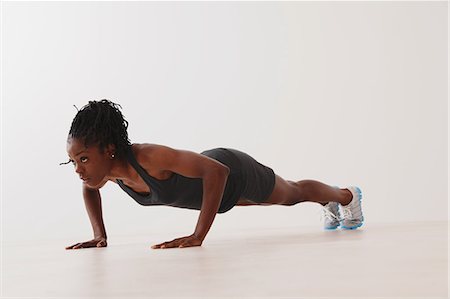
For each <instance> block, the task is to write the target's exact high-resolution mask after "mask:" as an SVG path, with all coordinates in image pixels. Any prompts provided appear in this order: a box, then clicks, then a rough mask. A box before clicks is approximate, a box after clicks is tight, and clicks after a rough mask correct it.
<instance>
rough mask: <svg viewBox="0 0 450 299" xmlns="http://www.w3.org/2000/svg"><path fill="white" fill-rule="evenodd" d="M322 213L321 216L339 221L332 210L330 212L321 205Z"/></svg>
mask: <svg viewBox="0 0 450 299" xmlns="http://www.w3.org/2000/svg"><path fill="white" fill-rule="evenodd" d="M322 210H323V214H322V217H324V218H326V219H327V220H329V221H333V220H337V221H339V220H340V219H339V217H337V216H336V215H335V214H334V213H333V212H331V211H330V210H329V209H328V208H326V207H322Z"/></svg>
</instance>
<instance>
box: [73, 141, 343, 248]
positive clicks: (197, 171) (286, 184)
mask: <svg viewBox="0 0 450 299" xmlns="http://www.w3.org/2000/svg"><path fill="white" fill-rule="evenodd" d="M132 150H133V153H134V155H135V157H136V160H137V162H138V163H139V164H140V165H141V166H142V167H143V168H144V169H145V171H146V172H147V173H148V174H149V175H151V176H153V177H155V178H157V179H159V180H164V179H168V178H170V176H171V175H172V174H173V173H179V174H181V175H184V176H188V177H198V178H202V179H203V185H204V192H203V201H202V207H201V211H200V215H199V220H198V223H197V226H196V229H195V232H194V233H193V234H192V235H189V236H185V237H181V238H177V239H174V240H171V241H168V242H163V243H160V244H156V245H153V246H152V247H151V248H153V249H160V248H173V247H192V246H201V244H202V242H203V240H204V238H205V237H206V234H207V233H208V231H209V229H210V227H211V225H212V223H213V221H214V217H215V215H216V214H217V211H218V208H219V206H220V200H221V198H222V195H223V192H224V188H225V184H226V181H227V177H228V173H229V168H228V167H227V166H226V165H224V164H222V163H220V162H219V161H216V160H214V159H212V158H209V157H206V156H204V155H201V154H197V153H194V152H191V151H186V150H176V149H173V148H170V147H167V146H163V145H157V144H147V143H146V144H136V143H135V144H133V145H132ZM67 153H68V155H69V157H70V159H71V160H72V161H73V164H74V166H75V172H76V173H77V174H78V175H79V176H80V178H83V179H86V180H83V185H82V188H83V196H84V199H85V204H86V208H87V211H88V214H89V218H90V220H91V224H92V227H93V230H94V239H92V240H89V241H86V242H80V243H76V244H73V245H71V246H68V247H66V249H79V248H89V247H106V246H107V238H106V231H105V228H104V224H103V219H102V215H101V200H100V192H99V189H100V188H102V187H103V186H104V185H105V184H106V183H107V182H108V181H111V182H114V183H116V180H117V179H120V180H122V181H123V183H124V184H125V185H127V186H128V187H130V188H131V189H133V190H134V191H136V192H138V193H141V194H143V195H147V194H149V193H150V192H151V190H150V188H149V186H148V185H147V184H146V183H145V182H144V181H143V179H142V178H141V177H140V175H139V174H138V173H137V172H136V170H135V169H134V168H133V167H132V166H131V165H130V164H129V163H128V162H127V161H126V160H125V159H119V158H118V157H116V156H115V148H114V145H109V146H108V147H107V148H106V149H104V151H103V152H102V151H100V149H99V147H98V146H90V147H88V148H86V147H85V146H84V143H83V142H82V141H80V140H78V139H73V138H69V139H68V141H67ZM330 199H332V201H335V202H339V203H341V204H342V205H346V204H348V203H350V201H351V199H352V195H351V193H350V191H348V190H347V189H336V188H333V187H331V186H328V185H326V184H323V183H321V182H318V181H313V180H302V181H298V182H294V181H289V180H284V179H283V178H282V177H280V176H278V175H276V176H275V187H274V190H273V192H272V194H271V195H270V196H269V198H268V200H267V201H266V202H265V203H255V202H252V201H248V200H247V199H245V198H240V199H239V201H238V202H237V204H236V205H237V206H248V205H285V206H292V205H295V204H297V203H301V202H308V201H309V202H317V203H319V204H322V205H324V204H326V203H328V202H329V201H330Z"/></svg>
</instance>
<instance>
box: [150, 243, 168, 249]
mask: <svg viewBox="0 0 450 299" xmlns="http://www.w3.org/2000/svg"><path fill="white" fill-rule="evenodd" d="M164 244H165V242H164V243H161V244H156V245H153V246H152V248H153V249H159V248H161V246H162V245H164Z"/></svg>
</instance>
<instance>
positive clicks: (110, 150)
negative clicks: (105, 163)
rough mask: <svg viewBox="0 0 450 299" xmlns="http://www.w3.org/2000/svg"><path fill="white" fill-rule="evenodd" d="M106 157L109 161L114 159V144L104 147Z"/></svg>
mask: <svg viewBox="0 0 450 299" xmlns="http://www.w3.org/2000/svg"><path fill="white" fill-rule="evenodd" d="M106 155H107V156H108V157H109V158H111V159H114V158H115V156H116V146H115V145H114V144H108V146H107V147H106Z"/></svg>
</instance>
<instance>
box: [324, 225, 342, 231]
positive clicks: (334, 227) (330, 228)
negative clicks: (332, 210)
mask: <svg viewBox="0 0 450 299" xmlns="http://www.w3.org/2000/svg"><path fill="white" fill-rule="evenodd" d="M338 227H339V225H338V226H331V227H324V228H323V229H324V230H335V229H337V228H338Z"/></svg>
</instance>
